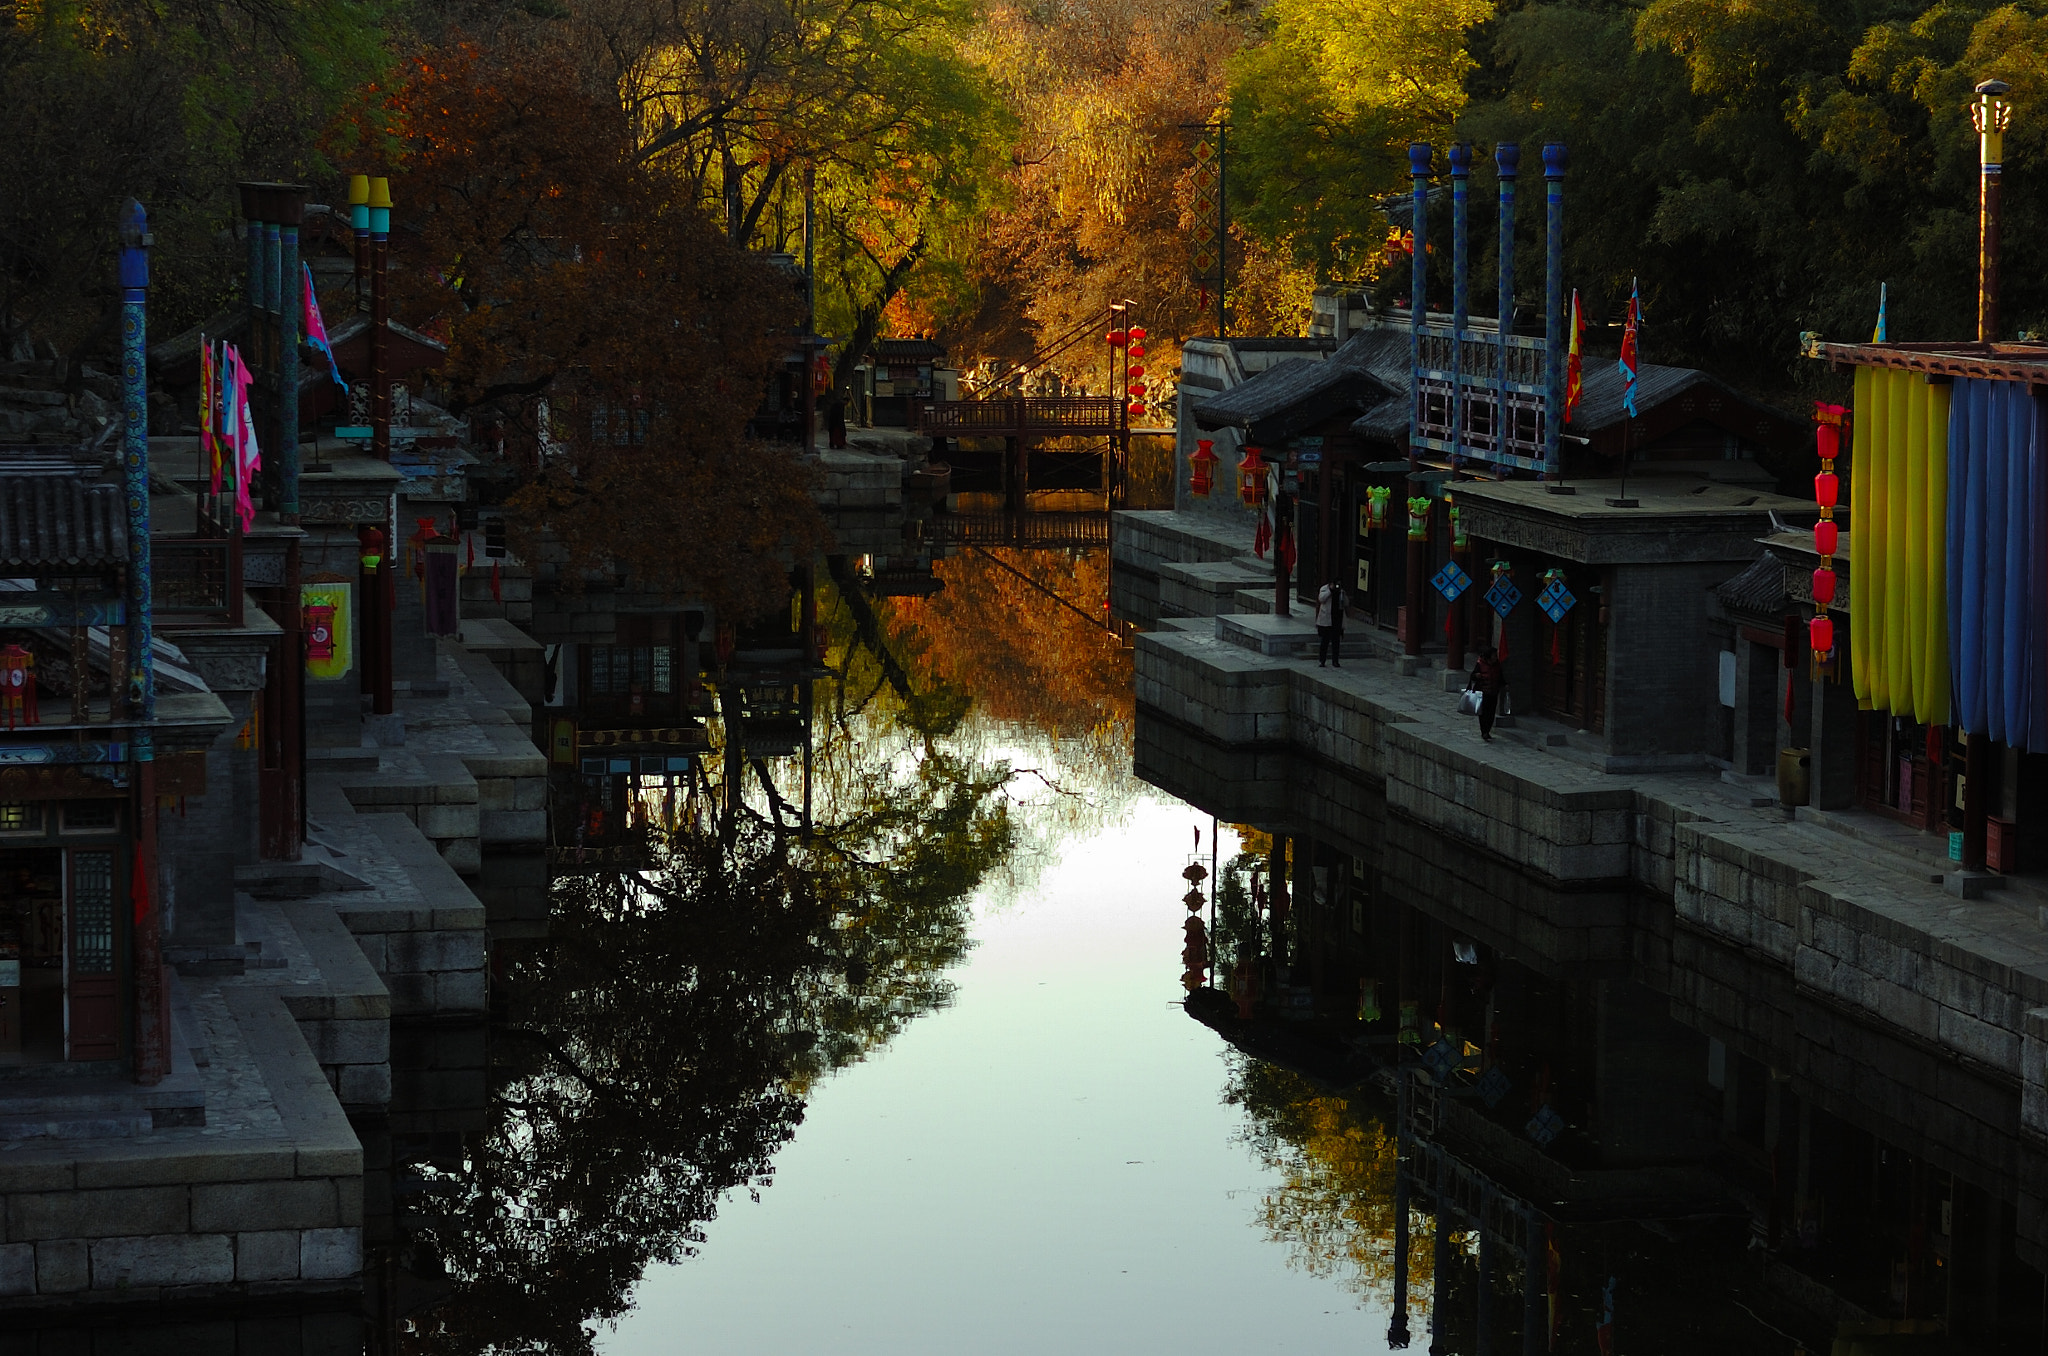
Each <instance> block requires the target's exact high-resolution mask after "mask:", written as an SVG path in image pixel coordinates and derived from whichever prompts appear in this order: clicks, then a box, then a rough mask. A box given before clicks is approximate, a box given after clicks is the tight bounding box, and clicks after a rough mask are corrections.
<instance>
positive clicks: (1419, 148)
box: [1408, 141, 1430, 456]
mask: <svg viewBox="0 0 2048 1356" xmlns="http://www.w3.org/2000/svg"><path fill="white" fill-rule="evenodd" d="M1429 162H1430V151H1429V143H1428V142H1426V141H1411V142H1409V143H1408V179H1409V183H1410V184H1411V186H1412V190H1413V193H1414V202H1415V221H1414V227H1413V230H1412V232H1411V234H1413V236H1414V237H1415V256H1414V258H1413V260H1411V261H1410V264H1409V276H1410V279H1411V281H1410V283H1409V291H1408V366H1409V368H1410V369H1411V370H1413V371H1417V372H1419V371H1420V370H1421V369H1422V322H1423V318H1424V317H1425V316H1426V315H1428V313H1429V176H1430V163H1429ZM1409 395H1410V400H1409V414H1408V436H1409V438H1410V439H1411V440H1413V438H1414V437H1415V433H1416V424H1417V422H1418V420H1419V419H1420V416H1421V413H1422V391H1421V388H1420V385H1419V383H1418V384H1416V388H1415V389H1414V390H1412V391H1410V393H1409ZM1410 455H1411V456H1412V455H1413V453H1412V452H1411V453H1410Z"/></svg>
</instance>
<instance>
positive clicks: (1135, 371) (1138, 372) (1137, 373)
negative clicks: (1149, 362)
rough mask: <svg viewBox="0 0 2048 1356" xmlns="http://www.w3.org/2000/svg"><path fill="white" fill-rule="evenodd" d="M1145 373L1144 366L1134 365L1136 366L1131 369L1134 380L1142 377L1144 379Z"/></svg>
mask: <svg viewBox="0 0 2048 1356" xmlns="http://www.w3.org/2000/svg"><path fill="white" fill-rule="evenodd" d="M1144 375H1145V369H1144V368H1142V367H1134V368H1132V369H1131V380H1132V381H1138V380H1141V379H1143V377H1144Z"/></svg>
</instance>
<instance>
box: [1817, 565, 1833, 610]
mask: <svg viewBox="0 0 2048 1356" xmlns="http://www.w3.org/2000/svg"><path fill="white" fill-rule="evenodd" d="M1813 601H1815V602H1816V603H1819V604H1820V605H1821V606H1822V607H1826V606H1827V605H1828V604H1829V603H1832V602H1833V601H1835V572H1834V571H1833V570H1831V569H1829V568H1828V567H1827V566H1825V565H1823V566H1821V567H1820V568H1819V569H1817V570H1815V571H1814V572H1813Z"/></svg>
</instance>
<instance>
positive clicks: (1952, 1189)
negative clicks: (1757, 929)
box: [1137, 708, 2048, 1352]
mask: <svg viewBox="0 0 2048 1356" xmlns="http://www.w3.org/2000/svg"><path fill="white" fill-rule="evenodd" d="M1137 763H1138V767H1139V770H1140V772H1141V775H1144V776H1146V777H1147V779H1148V780H1151V781H1153V782H1154V783H1155V784H1157V785H1160V786H1161V787H1162V788H1163V789H1166V790H1168V791H1170V792H1172V793H1174V794H1176V795H1180V796H1183V797H1185V798H1187V799H1189V800H1191V801H1193V802H1194V803H1196V804H1197V805H1199V806H1200V807H1201V808H1203V809H1208V810H1211V811H1213V812H1214V813H1217V814H1219V815H1221V816H1223V817H1225V818H1227V819H1232V820H1235V821H1238V822H1249V823H1251V824H1252V825H1254V826H1256V827H1257V828H1259V829H1262V830H1266V831H1268V832H1270V833H1272V834H1273V835H1274V839H1273V842H1274V848H1273V851H1272V854H1271V855H1270V856H1267V857H1263V858H1244V859H1240V865H1239V870H1240V871H1247V872H1248V871H1250V870H1256V871H1257V872H1259V873H1260V875H1261V876H1262V877H1263V878H1264V879H1262V880H1261V882H1260V888H1259V889H1257V890H1247V891H1246V893H1247V894H1248V895H1250V896H1252V897H1254V898H1260V899H1263V900H1265V901H1267V908H1266V910H1265V916H1263V917H1262V918H1260V919H1259V920H1258V926H1257V927H1255V928H1242V929H1240V930H1239V933H1238V934H1237V935H1241V936H1246V937H1256V938H1258V939H1260V940H1261V941H1262V943H1263V950H1264V955H1263V965H1264V970H1265V973H1264V975H1263V979H1264V981H1265V984H1264V991H1263V993H1262V996H1261V998H1260V999H1259V1001H1258V1002H1257V1004H1256V1015H1255V1016H1254V1017H1253V1018H1252V1019H1251V1020H1249V1021H1240V1020H1239V1019H1238V1018H1237V1016H1236V1012H1237V1008H1236V1005H1235V1004H1233V1003H1231V1002H1230V1001H1229V1000H1228V999H1226V998H1225V997H1224V996H1223V995H1222V994H1221V993H1219V992H1216V991H1214V990H1203V991H1201V992H1199V993H1197V994H1196V995H1195V996H1194V998H1193V999H1191V1002H1190V1010H1191V1011H1193V1012H1195V1013H1196V1014H1197V1015H1199V1016H1202V1017H1203V1019H1204V1020H1206V1021H1208V1022H1210V1023H1211V1024H1212V1025H1214V1026H1216V1027H1217V1028H1218V1029H1219V1030H1221V1031H1223V1032H1224V1033H1225V1034H1226V1035H1227V1036H1228V1037H1229V1038H1230V1039H1232V1040H1233V1041H1235V1042H1236V1043H1238V1044H1239V1045H1241V1046H1242V1047H1244V1048H1246V1049H1247V1050H1248V1051H1250V1052H1252V1053H1255V1054H1258V1055H1261V1056H1263V1057H1266V1058H1272V1059H1279V1060H1280V1061H1282V1062H1283V1063H1287V1064H1290V1065H1292V1066H1294V1067H1297V1068H1300V1069H1302V1070H1304V1071H1306V1072H1308V1073H1310V1074H1311V1075H1317V1076H1320V1077H1321V1078H1322V1080H1323V1081H1324V1083H1325V1084H1326V1085H1328V1086H1337V1087H1345V1086H1349V1087H1352V1088H1354V1089H1355V1090H1358V1091H1357V1092H1356V1094H1355V1095H1359V1096H1366V1095H1369V1093H1367V1092H1366V1091H1364V1090H1365V1089H1370V1088H1373V1087H1375V1086H1377V1087H1379V1088H1381V1089H1382V1090H1383V1091H1384V1092H1385V1094H1387V1096H1388V1100H1389V1101H1392V1100H1395V1099H1396V1098H1398V1099H1399V1100H1400V1102H1401V1105H1400V1108H1399V1112H1398V1117H1399V1124H1400V1125H1401V1127H1402V1131H1403V1137H1404V1138H1403V1144H1404V1152H1403V1155H1402V1167H1401V1172H1400V1187H1399V1190H1400V1192H1401V1193H1402V1194H1403V1195H1404V1196H1406V1197H1407V1198H1409V1200H1410V1201H1411V1202H1412V1203H1413V1204H1414V1206H1415V1208H1417V1209H1428V1210H1431V1211H1432V1212H1436V1213H1437V1214H1438V1217H1439V1218H1438V1227H1437V1233H1436V1239H1435V1247H1436V1256H1437V1261H1438V1264H1439V1265H1438V1267H1437V1277H1436V1280H1435V1282H1434V1288H1433V1292H1432V1293H1433V1295H1434V1299H1433V1301H1432V1303H1433V1305H1434V1309H1433V1316H1434V1317H1436V1318H1437V1320H1438V1321H1440V1322H1441V1323H1442V1324H1444V1325H1445V1328H1444V1330H1443V1332H1442V1333H1440V1335H1439V1336H1438V1339H1437V1340H1438V1342H1439V1343H1440V1344H1441V1345H1440V1348H1439V1349H1444V1350H1452V1351H1460V1352H1466V1351H1489V1350H1491V1351H1496V1352H1499V1351H1508V1350H1516V1349H1520V1350H1524V1351H1543V1350H1547V1349H1548V1347H1547V1345H1545V1344H1541V1343H1537V1342H1536V1341H1535V1340H1534V1339H1533V1338H1532V1337H1531V1336H1530V1334H1536V1335H1537V1336H1541V1329H1542V1328H1543V1326H1544V1325H1545V1323H1546V1322H1547V1319H1548V1314H1549V1307H1550V1303H1551V1301H1550V1299H1549V1292H1551V1291H1552V1290H1555V1292H1556V1293H1557V1296H1558V1299H1557V1303H1558V1305H1559V1306H1560V1309H1559V1311H1558V1312H1559V1314H1560V1317H1559V1319H1558V1321H1559V1322H1561V1323H1562V1325H1563V1328H1562V1337H1561V1339H1560V1340H1561V1345H1560V1346H1559V1347H1558V1349H1559V1350H1592V1349H1593V1340H1594V1332H1593V1330H1594V1329H1595V1327H1596V1326H1597V1324H1598V1319H1599V1315H1600V1313H1601V1312H1602V1309H1603V1306H1604V1305H1605V1304H1606V1303H1607V1301H1606V1299H1605V1296H1604V1293H1603V1292H1604V1291H1605V1289H1606V1287H1607V1282H1608V1279H1609V1277H1610V1276H1611V1277H1613V1278H1615V1280H1616V1290H1615V1293H1616V1295H1617V1296H1618V1298H1617V1299H1616V1300H1615V1301H1614V1305H1615V1307H1616V1309H1617V1311H1618V1313H1617V1317H1616V1319H1615V1322H1616V1324H1617V1325H1618V1326H1619V1328H1620V1329H1621V1330H1622V1331H1624V1332H1626V1331H1630V1330H1631V1329H1633V1330H1634V1331H1637V1332H1641V1331H1643V1330H1644V1329H1647V1328H1654V1329H1656V1330H1657V1331H1658V1332H1660V1333H1661V1334H1663V1335H1664V1340H1665V1341H1666V1343H1667V1345H1669V1344H1672V1343H1676V1344H1677V1345H1672V1346H1670V1349H1673V1350H1700V1351H1707V1350H1742V1349H1755V1350H1763V1349H1779V1348H1780V1347H1783V1346H1788V1343H1787V1341H1786V1339H1785V1338H1783V1337H1780V1336H1776V1335H1774V1330H1782V1331H1783V1332H1784V1333H1789V1334H1796V1335H1798V1336H1800V1337H1801V1338H1804V1339H1805V1340H1807V1341H1809V1342H1814V1341H1816V1340H1825V1339H1826V1338H1827V1336H1828V1335H1829V1334H1835V1335H1837V1336H1839V1337H1841V1338H1842V1339H1843V1340H1845V1341H1848V1340H1863V1339H1865V1338H1869V1337H1871V1336H1873V1335H1881V1334H1884V1333H1890V1334H1892V1335H1893V1336H1897V1335H1900V1334H1911V1333H1919V1334H1922V1335H1923V1336H1925V1337H1926V1338H1927V1340H1929V1341H1935V1340H1936V1339H1937V1337H1939V1338H1941V1339H1943V1340H1946V1341H1947V1342H1949V1343H1950V1344H1951V1345H1949V1346H1941V1345H1937V1346H1933V1347H1929V1348H1927V1349H1930V1350H1935V1349H1939V1350H1949V1349H1954V1350H1972V1351H1990V1350H2034V1349H2036V1348H2037V1344H2038V1343H2039V1341H2040V1340H2041V1337H2042V1335H2043V1333H2042V1322H2043V1300H2044V1286H2043V1264H2044V1262H2048V1256H2044V1253H2043V1249H2042V1243H2041V1235H2042V1230H2041V1221H2040V1215H2039V1211H2038V1209H2037V1207H2036V1206H2035V1204H2034V1202H2035V1201H2037V1200H2038V1199H2040V1192H2041V1182H2042V1179H2043V1176H2044V1164H2043V1162H2042V1155H2041V1153H2040V1152H2039V1149H2038V1147H2036V1146H2035V1145H2034V1143H2033V1142H2032V1141H2030V1140H2028V1139H2027V1138H2026V1136H2025V1134H2024V1132H2023V1131H2022V1128H2021V1116H2020V1106H2019V1099H2018V1097H2017V1095H2016V1091H2017V1090H2016V1089H2015V1088H2014V1087H2013V1086H2012V1085H2011V1083H2010V1082H2008V1081H2006V1080H2004V1079H2002V1078H2000V1077H1999V1076H1998V1075H1997V1074H1996V1072H1995V1071H1993V1070H1990V1069H1988V1068H1986V1067H1985V1066H1983V1065H1981V1064H1972V1063H1971V1062H1968V1061H1964V1060H1959V1059H1957V1058H1955V1057H1954V1056H1953V1055H1952V1054H1949V1053H1947V1052H1944V1051H1942V1050H1940V1049H1939V1048H1937V1047H1935V1046H1933V1045H1931V1044H1930V1043H1929V1042H1927V1041H1925V1040H1923V1039H1918V1038H1916V1037H1914V1036H1913V1035H1912V1034H1910V1032H1908V1031H1907V1030H1905V1029H1902V1026H1901V1025H1895V1024H1889V1023H1886V1022H1884V1021H1882V1020H1877V1019H1874V1018H1873V1017H1872V1016H1871V1015H1870V1014H1867V1013H1862V1012H1859V1011H1857V1010H1856V1009H1854V1008H1852V1007H1850V1006H1848V1005H1846V1004H1842V1003H1839V1002H1836V1001H1834V1000H1832V999H1831V998H1829V997H1828V996H1827V995H1826V994H1825V993H1823V992H1820V991H1818V990H1817V989H1816V988H1814V987H1811V986H1809V985H1808V984H1807V983H1806V982H1804V981H1803V980H1802V979H1801V977H1800V972H1797V971H1795V970H1793V969H1792V968H1790V967H1788V966H1786V965H1784V964H1782V963H1779V962H1777V961H1775V960H1774V959H1772V958H1771V956H1770V955H1769V954H1768V953H1766V952H1762V951H1759V950H1757V949H1753V948H1745V947H1742V946H1739V945H1736V944H1733V943H1731V942H1730V941H1729V940H1727V939H1726V938H1725V937H1721V936H1716V935H1715V934H1714V932H1713V931H1711V930H1710V929H1707V928H1704V927H1701V926H1699V925H1698V924H1696V923H1694V922H1692V921H1690V920H1689V919H1687V918H1686V917H1685V916H1683V915H1682V914H1680V913H1678V912H1676V911H1674V908H1673V905H1672V902H1671V898H1670V895H1669V893H1668V890H1669V888H1670V887H1669V885H1668V884H1667V886H1666V890H1665V891H1659V890H1657V889H1654V888H1652V887H1650V886H1648V885H1646V884H1644V883H1642V882H1641V881H1639V880H1635V879H1631V878H1629V877H1626V876H1623V877H1620V878H1592V879H1578V880H1567V881H1559V880H1555V879H1546V878H1545V877H1544V876H1542V875H1541V874H1540V873H1538V872H1537V871H1535V870H1533V869H1530V868H1528V867H1526V866H1522V865H1518V864H1516V863H1514V862H1512V861H1509V860H1508V859H1506V858H1504V857H1502V856H1498V855H1494V854H1492V853H1489V852H1487V851H1484V850H1482V849H1479V848H1476V847H1473V846H1471V845H1469V844H1466V843H1462V842H1459V841H1457V840H1456V839H1454V838H1450V837H1447V836H1446V835H1444V834H1443V833H1441V832H1439V831H1437V830H1435V829H1431V828H1426V827H1424V826H1422V825H1420V824H1418V823H1417V822H1416V820H1415V819H1413V818H1411V817H1409V815H1408V814H1407V813H1405V812H1403V811H1400V810H1393V809H1390V808H1389V792H1390V791H1391V789H1392V785H1393V784H1392V782H1390V783H1389V784H1388V786H1387V788H1385V789H1383V788H1382V787H1381V786H1378V785H1374V784H1372V783H1371V782H1368V781H1366V780H1365V779H1363V778H1359V777H1356V776H1352V775H1346V774H1345V773H1344V772H1342V771H1340V770H1339V769H1337V768H1335V767H1333V766H1331V765H1329V764H1325V763H1320V762H1317V761H1313V760H1310V759H1308V758H1305V757H1301V756H1298V755H1292V754H1288V753H1284V752H1274V751H1272V750H1270V749H1268V750H1262V751H1257V752H1251V751H1235V750H1228V749H1225V748H1223V747H1221V746H1219V745H1216V744H1214V743H1211V742H1209V741H1207V740H1205V739H1203V738H1201V737H1199V736H1197V735H1194V734H1192V733H1190V732H1186V731H1184V730H1181V729H1179V728H1176V727H1170V726H1168V725H1166V724H1165V723H1164V722H1161V721H1159V720H1157V719H1155V718H1153V717H1151V716H1150V715H1148V714H1146V713H1145V712H1144V711H1143V708H1141V714H1140V721H1139V737H1138V748H1137ZM1666 879H1667V881H1668V879H1669V878H1668V877H1667V878H1666ZM1171 884H1172V885H1173V886H1174V887H1175V892H1176V893H1178V885H1179V882H1173V883H1171ZM1276 886H1280V887H1284V888H1275V887H1276ZM1162 888H1164V884H1163V886H1162ZM1283 899H1284V900H1286V901H1287V902H1288V905H1289V907H1288V908H1287V909H1286V911H1285V922H1284V924H1283V926H1281V927H1280V928H1278V929H1274V928H1273V927H1272V926H1271V922H1272V919H1271V914H1272V912H1273V905H1274V904H1275V903H1277V902H1278V901H1280V900H1283ZM1226 931H1227V929H1226ZM1165 950H1166V944H1165V941H1164V939H1162V957H1161V965H1162V979H1163V978H1164V976H1165V972H1166V970H1167V969H1168V968H1170V967H1171V965H1172V960H1171V958H1170V957H1169V956H1167V955H1166V954H1165ZM1220 964H1221V970H1222V975H1223V976H1227V975H1228V974H1229V969H1230V965H1229V961H1228V959H1224V960H1222V961H1221V962H1220ZM1218 982H1220V977H1219V981H1218ZM1375 1066H1376V1067H1378V1068H1379V1069H1380V1070H1381V1071H1382V1072H1380V1073H1378V1074H1377V1075H1375V1074H1374V1073H1373V1072H1372V1070H1373V1068H1374V1067H1375ZM1392 1071H1398V1072H1397V1073H1396V1072H1392ZM1395 1214H1396V1218H1397V1224H1398V1227H1403V1228H1405V1227H1406V1221H1407V1215H1406V1213H1405V1211H1403V1210H1401V1209H1399V1208H1397V1210H1396V1212H1395ZM1532 1226H1534V1228H1533V1232H1532ZM1454 1235H1463V1236H1464V1240H1465V1243H1466V1246H1465V1247H1462V1248H1460V1247H1458V1246H1456V1244H1457V1239H1456V1238H1455V1237H1454ZM1552 1247H1555V1249H1556V1250H1557V1254H1558V1257H1559V1258H1560V1259H1561V1260H1560V1266H1561V1272H1560V1273H1559V1274H1560V1277H1561V1279H1558V1280H1556V1281H1553V1280H1552V1279H1551V1259H1550V1256H1549V1251H1550V1249H1551V1248H1552ZM1406 1255H1407V1254H1406V1251H1405V1248H1404V1247H1400V1246H1397V1247H1396V1249H1395V1256H1396V1258H1397V1259H1405V1257H1406ZM1402 1265H1403V1266H1404V1267H1405V1262H1404V1263H1403V1264H1402ZM1399 1279H1400V1278H1397V1288H1398V1283H1399ZM1738 1304H1739V1305H1741V1306H1745V1307H1746V1309H1747V1310H1748V1311H1749V1312H1750V1313H1752V1314H1753V1315H1754V1318H1745V1317H1743V1315H1742V1314H1741V1313H1740V1312H1738V1311H1737V1310H1736V1309H1735V1308H1734V1307H1732V1306H1734V1305H1738ZM1396 1312H1397V1314H1398V1313H1399V1297H1398V1296H1397V1308H1396ZM1693 1333H1697V1334H1698V1336H1697V1338H1690V1337H1689V1336H1688V1335H1689V1334H1693ZM1716 1344H1718V1345H1716ZM1617 1349H1623V1348H1617ZM1837 1349H1838V1350H1849V1349H1851V1348H1850V1347H1848V1346H1841V1347H1838V1348H1837ZM1867 1349H1869V1350H1873V1351H1874V1350H1878V1349H1879V1348H1878V1347H1877V1346H1871V1347H1869V1348H1867ZM1884 1349H1887V1350H1889V1349H1890V1348H1888V1347H1887V1348H1884ZM1915 1349H1916V1350H1917V1349H1920V1348H1915Z"/></svg>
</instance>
